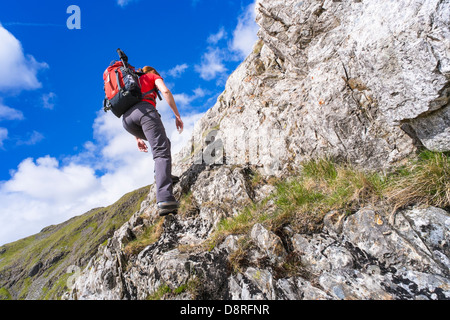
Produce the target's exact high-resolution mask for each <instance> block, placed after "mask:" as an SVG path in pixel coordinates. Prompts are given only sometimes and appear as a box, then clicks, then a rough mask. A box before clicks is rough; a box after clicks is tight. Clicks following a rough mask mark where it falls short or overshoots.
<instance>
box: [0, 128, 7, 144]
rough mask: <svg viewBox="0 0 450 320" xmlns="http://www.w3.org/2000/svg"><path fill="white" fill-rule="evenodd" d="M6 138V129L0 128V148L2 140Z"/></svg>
mask: <svg viewBox="0 0 450 320" xmlns="http://www.w3.org/2000/svg"><path fill="white" fill-rule="evenodd" d="M6 139H8V129H6V128H0V148H3V141H5V140H6Z"/></svg>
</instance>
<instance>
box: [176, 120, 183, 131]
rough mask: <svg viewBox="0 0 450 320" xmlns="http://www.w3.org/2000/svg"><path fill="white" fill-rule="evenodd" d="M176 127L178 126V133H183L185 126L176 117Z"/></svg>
mask: <svg viewBox="0 0 450 320" xmlns="http://www.w3.org/2000/svg"><path fill="white" fill-rule="evenodd" d="M175 125H176V126H177V130H178V132H179V133H182V132H183V127H184V124H183V121H181V118H180V117H177V116H175Z"/></svg>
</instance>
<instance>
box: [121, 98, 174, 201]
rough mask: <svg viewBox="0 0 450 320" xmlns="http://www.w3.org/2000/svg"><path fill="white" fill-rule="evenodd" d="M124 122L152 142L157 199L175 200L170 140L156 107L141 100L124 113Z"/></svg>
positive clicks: (128, 129) (129, 128)
mask: <svg viewBox="0 0 450 320" xmlns="http://www.w3.org/2000/svg"><path fill="white" fill-rule="evenodd" d="M122 124H123V127H124V128H125V130H127V131H128V132H129V133H131V134H132V135H134V136H135V137H138V138H141V139H143V140H147V141H148V143H149V144H150V148H151V151H152V155H153V160H154V161H155V183H156V201H157V202H160V201H175V197H174V196H173V187H172V177H171V175H172V156H171V153H170V140H169V139H168V138H167V135H166V130H165V129H164V125H163V123H162V121H161V117H160V115H159V113H158V111H156V108H155V107H153V106H152V105H151V104H150V103H148V102H145V101H142V102H139V103H138V104H136V105H135V106H133V107H132V108H130V109H129V110H128V111H127V112H125V113H124V114H123V116H122Z"/></svg>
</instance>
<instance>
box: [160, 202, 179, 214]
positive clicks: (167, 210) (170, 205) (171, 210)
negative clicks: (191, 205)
mask: <svg viewBox="0 0 450 320" xmlns="http://www.w3.org/2000/svg"><path fill="white" fill-rule="evenodd" d="M179 206H180V205H179V203H178V201H161V202H158V208H159V215H160V216H161V217H163V216H167V215H168V214H177V213H178V207H179Z"/></svg>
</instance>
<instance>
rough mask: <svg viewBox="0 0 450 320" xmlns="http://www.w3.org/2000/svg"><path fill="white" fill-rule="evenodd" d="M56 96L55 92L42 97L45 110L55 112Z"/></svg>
mask: <svg viewBox="0 0 450 320" xmlns="http://www.w3.org/2000/svg"><path fill="white" fill-rule="evenodd" d="M55 100H56V94H55V93H54V92H49V93H46V94H43V95H42V105H43V107H44V109H49V110H53V108H54V107H55Z"/></svg>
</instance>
